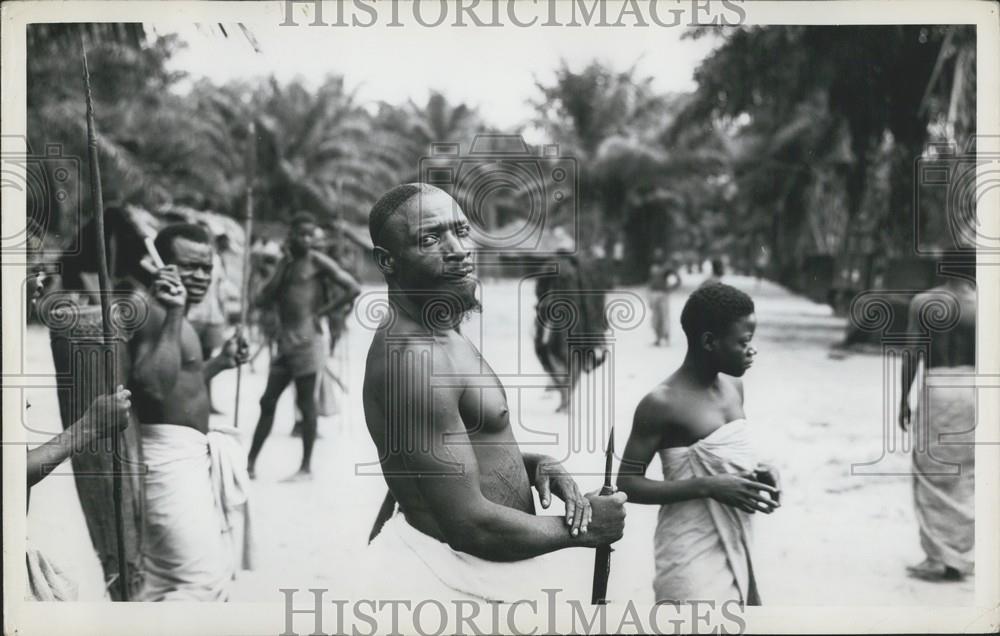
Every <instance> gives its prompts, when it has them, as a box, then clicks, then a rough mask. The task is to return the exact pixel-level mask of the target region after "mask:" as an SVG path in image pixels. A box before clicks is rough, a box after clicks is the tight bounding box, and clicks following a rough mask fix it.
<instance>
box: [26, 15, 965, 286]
mask: <svg viewBox="0 0 1000 636" xmlns="http://www.w3.org/2000/svg"><path fill="white" fill-rule="evenodd" d="M81 31H82V32H84V33H85V34H86V40H87V42H88V50H89V58H90V66H91V74H92V80H93V93H94V98H95V103H96V112H97V118H98V128H99V129H100V132H101V137H100V141H101V143H100V152H101V161H102V166H101V167H102V170H103V182H104V192H105V199H106V201H107V202H109V203H114V202H123V203H133V204H137V205H141V206H144V207H147V208H150V209H153V208H156V207H158V206H159V205H161V204H164V203H173V204H182V205H188V206H192V207H195V208H199V209H212V210H215V211H218V212H222V213H224V214H229V215H232V216H239V215H240V213H241V211H242V208H243V202H244V197H245V196H246V186H247V175H248V174H249V173H250V172H251V171H252V172H253V174H254V175H255V179H256V195H255V197H256V213H257V215H258V216H259V218H260V219H262V220H264V221H267V220H270V221H278V220H280V219H283V218H286V216H287V215H288V214H289V213H290V212H293V211H295V210H297V209H301V208H308V209H312V210H313V211H315V212H318V213H319V214H321V215H323V216H325V217H329V218H339V219H343V220H347V221H350V222H354V223H363V222H364V220H365V218H366V215H367V211H368V209H369V207H370V206H371V204H372V203H373V201H374V199H375V197H377V196H378V194H379V193H380V192H382V191H384V190H385V189H387V188H388V187H389V186H390V185H392V184H395V183H399V182H403V181H411V180H414V179H417V178H420V177H421V175H420V172H419V167H420V161H421V157H424V156H425V155H426V154H427V152H428V148H429V147H430V145H431V144H432V143H434V142H458V143H460V144H461V145H462V148H463V150H467V149H468V147H469V144H470V143H471V141H472V139H473V138H474V137H475V136H476V135H477V134H478V133H482V132H484V131H493V132H498V131H496V130H495V129H493V128H491V126H490V125H489V122H487V121H484V119H483V118H482V117H481V116H480V114H479V113H478V112H477V111H476V110H474V109H472V108H470V107H468V106H466V105H464V104H455V103H451V102H449V100H448V99H447V96H445V95H443V94H440V93H433V92H432V93H431V95H430V97H429V99H428V100H427V101H426V103H416V102H414V101H409V102H407V103H404V104H389V103H380V104H370V103H362V102H361V100H359V99H358V97H357V96H356V94H355V93H354V92H352V90H351V89H349V88H348V87H349V86H351V85H352V82H351V81H350V80H351V79H352V78H345V77H342V76H336V75H331V76H329V77H328V78H327V79H326V80H325V81H324V82H322V83H321V84H320V85H319V86H318V87H316V88H311V87H309V86H307V85H306V84H304V83H301V82H290V83H285V84H283V83H280V82H277V81H275V80H271V81H267V82H262V83H259V84H251V83H247V82H232V83H228V84H226V85H221V86H220V85H216V84H213V83H211V82H209V81H207V80H200V81H197V82H194V83H193V85H192V84H190V83H189V82H188V83H185V85H186V89H185V90H180V89H179V88H178V87H179V86H180V85H181V82H180V80H182V79H184V78H183V77H181V76H179V75H177V74H175V73H171V72H169V71H168V70H167V69H168V64H167V62H168V60H169V59H170V57H171V55H173V54H174V53H175V52H176V51H177V50H178V47H180V46H183V43H182V42H180V41H178V40H177V39H176V38H173V37H163V36H155V37H154V36H152V35H149V34H147V33H145V32H143V30H142V28H141V27H140V26H138V25H84V26H82V27H79V28H78V27H72V26H61V25H34V26H31V27H29V29H28V36H29V37H28V115H29V121H28V132H29V143H30V146H31V149H32V151H33V152H34V153H35V154H36V155H40V154H42V153H43V152H44V150H43V149H44V148H46V146H48V145H51V144H59V145H60V146H61V153H62V155H63V156H64V157H67V158H70V159H71V160H72V159H73V158H82V157H85V143H86V131H85V119H84V99H83V93H82V80H81V58H80V37H79V33H80V32H81ZM692 35H693V36H694V37H709V38H714V39H715V40H716V41H717V43H718V46H717V47H716V48H715V49H714V50H713V52H712V53H711V54H709V56H708V57H706V58H705V59H704V60H703V61H702V63H701V64H700V65H699V67H698V68H697V70H696V73H695V79H696V81H697V89H696V90H695V91H694V92H693V93H691V94H683V95H664V94H660V93H658V92H657V91H656V90H655V89H654V88H653V85H652V80H651V78H648V77H642V76H640V74H639V73H638V72H637V71H636V70H635V69H634V68H632V69H626V70H624V71H615V70H612V69H610V68H607V67H606V66H603V65H601V64H599V63H596V62H595V63H592V64H590V65H588V66H586V67H585V68H582V69H579V70H573V69H570V68H569V67H568V66H566V65H565V64H564V65H562V66H560V67H559V68H558V69H557V70H556V72H555V76H554V79H552V80H551V81H548V82H543V83H539V84H538V86H537V90H536V94H535V95H534V96H533V97H530V100H531V104H532V106H533V108H534V112H535V117H534V119H533V121H530V122H525V126H526V127H527V126H530V127H531V128H532V130H533V131H536V132H541V134H542V135H544V137H545V138H546V139H547V140H548V141H550V142H552V143H558V144H559V146H560V150H561V154H562V155H563V156H572V157H573V158H574V159H575V161H576V162H577V165H578V167H579V173H578V174H579V184H578V188H577V190H576V196H575V197H573V198H571V199H564V200H562V201H560V203H559V204H553V205H552V206H551V207H550V212H551V215H552V218H551V219H550V222H551V223H552V224H568V223H571V222H573V219H574V218H575V219H576V222H577V223H578V224H579V226H580V227H581V228H582V238H583V239H584V241H585V242H586V243H587V244H591V245H595V246H600V247H601V248H603V249H604V250H605V252H606V253H608V254H609V255H612V254H615V253H623V254H624V263H623V270H622V273H623V275H624V280H633V281H634V280H638V279H640V278H641V277H642V276H643V272H644V271H645V267H646V263H647V260H648V254H649V253H650V252H651V250H652V248H653V247H655V246H657V245H666V246H667V247H668V248H669V249H670V250H671V251H672V252H673V253H674V254H676V255H678V257H680V258H683V259H690V260H693V259H696V258H704V257H707V256H712V255H715V254H720V253H726V254H727V255H728V257H729V258H730V259H731V260H732V262H733V263H735V264H737V265H742V266H744V267H746V268H747V269H749V268H750V267H752V266H753V265H754V264H755V263H756V264H757V266H758V267H766V268H768V269H769V270H770V272H771V274H772V275H773V276H775V277H776V278H778V279H779V280H783V281H786V282H790V283H792V284H794V283H795V279H796V276H797V272H799V271H800V270H801V267H802V263H803V261H804V259H806V258H808V257H810V256H811V255H826V256H828V257H830V258H832V259H833V261H834V262H836V263H837V275H838V276H847V277H848V278H850V277H851V276H852V275H856V272H855V273H852V268H854V267H855V263H856V261H857V260H858V258H859V257H862V256H865V255H870V254H879V255H883V256H892V255H902V254H906V253H907V249H908V248H909V246H910V245H911V244H912V236H913V231H914V223H913V219H914V218H915V215H914V211H913V200H914V196H913V192H914V182H913V175H914V169H913V167H914V161H915V160H916V159H917V158H919V157H921V156H926V154H927V153H926V151H925V146H926V144H927V143H928V142H929V141H935V140H945V141H953V142H956V143H958V144H960V145H961V144H964V143H965V140H966V139H968V138H970V137H971V136H972V134H973V133H974V125H975V77H976V74H975V32H974V30H973V29H972V28H969V27H960V26H958V27H936V26H857V27H809V26H793V27H748V28H728V29H725V30H715V29H704V30H700V31H696V32H693V34H692ZM251 122H253V123H254V124H255V127H256V133H257V134H256V137H255V138H251V137H250V136H249V134H248V129H249V124H250V123H251ZM503 132H517V131H503ZM251 152H252V154H253V156H254V157H255V161H254V163H253V164H252V166H253V167H252V168H251V167H249V166H250V165H251V164H250V163H249V162H248V156H249V155H250V154H251ZM79 168H80V175H81V177H83V179H82V182H81V183H80V186H82V187H79V188H75V189H73V190H72V191H71V192H70V196H69V197H66V198H63V199H60V200H56V198H55V197H54V196H51V192H50V191H48V190H46V189H45V188H41V189H34V190H32V191H31V192H30V193H29V197H31V198H33V199H34V200H31V201H29V206H30V207H29V210H30V212H29V214H31V215H34V216H36V217H37V216H39V215H41V216H45V217H46V218H45V219H36V221H44V225H46V226H47V227H48V233H47V234H46V245H45V247H46V248H48V249H53V250H58V249H59V248H61V247H65V244H66V241H67V240H68V238H67V237H69V236H72V235H73V232H72V228H73V225H74V224H75V223H77V221H78V219H79V217H80V216H81V215H86V214H89V212H88V210H89V209H90V201H89V193H88V189H87V187H86V186H85V183H86V178H85V175H86V162H85V160H80V161H79ZM32 169H33V170H36V171H38V172H39V174H37V175H36V177H37V178H38V179H39V180H40V182H48V183H51V182H52V178H53V174H52V172H53V171H54V170H55V169H56V163H55V162H52V161H48V160H46V161H41V162H38V163H37V164H36V165H34V166H33V167H32ZM50 190H51V189H50ZM46 192H48V194H46ZM522 195H523V193H519V192H517V191H513V192H508V193H507V198H506V200H503V201H500V202H494V203H492V204H491V206H492V208H491V209H490V210H488V211H487V212H483V213H474V216H475V217H476V218H477V219H478V220H479V222H481V223H483V224H486V225H503V224H505V223H508V222H510V221H511V220H512V219H513V218H514V217H516V216H517V214H518V209H519V202H518V201H519V199H518V197H520V196H522ZM941 207H942V210H943V209H944V206H943V203H942V206H941ZM493 208H495V209H493ZM943 214H944V212H943V211H941V212H940V213H939V215H943ZM920 223H932V224H933V223H935V220H934V219H933V218H932V219H930V220H927V219H922V220H921V221H920ZM937 223H938V224H939V225H940V224H941V220H940V219H938V220H937ZM39 226H40V225H39ZM616 245H619V246H622V245H623V246H624V248H625V249H624V250H620V249H619V250H618V251H617V252H616V251H615V246H616Z"/></svg>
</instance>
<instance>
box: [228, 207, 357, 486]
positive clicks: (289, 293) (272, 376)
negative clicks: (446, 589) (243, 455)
mask: <svg viewBox="0 0 1000 636" xmlns="http://www.w3.org/2000/svg"><path fill="white" fill-rule="evenodd" d="M315 240H316V219H315V217H314V216H313V215H312V214H311V213H309V212H299V213H298V214H296V215H295V217H294V218H293V219H292V227H291V232H290V234H289V239H288V252H287V253H286V254H285V256H284V257H282V259H281V260H280V261H279V262H278V265H277V268H276V269H275V272H274V275H273V276H272V277H271V279H270V280H269V281H268V282H267V283H266V284H265V285H264V288H263V289H262V290H261V294H260V296H259V297H258V298H257V299H256V304H257V305H258V306H259V307H267V306H271V305H273V306H275V308H276V310H277V315H278V321H279V323H280V325H281V327H280V332H279V334H278V352H277V356H276V357H274V358H273V359H272V360H271V369H270V372H269V374H268V377H267V387H266V388H265V389H264V395H263V396H262V397H261V398H260V419H259V420H258V421H257V428H256V430H254V434H253V442H252V444H251V446H250V455H249V458H248V470H249V472H250V475H251V477H253V476H254V469H255V466H256V462H257V456H258V455H259V454H260V451H261V448H263V446H264V442H265V441H266V440H267V437H268V435H270V434H271V428H272V427H273V426H274V411H275V408H276V407H277V405H278V398H280V397H281V394H282V393H283V392H284V391H285V388H286V387H287V386H288V384H289V383H290V382H293V381H294V382H295V403H296V406H298V408H299V410H300V411H301V412H302V463H301V465H300V466H299V470H298V472H297V473H295V474H294V475H292V477H290V478H289V480H288V481H297V480H301V479H311V477H312V464H311V461H312V451H313V445H314V443H315V442H316V378H317V374H318V373H319V371H320V370H321V369H322V366H323V362H324V361H325V360H326V355H327V346H326V342H325V339H324V337H323V329H322V326H321V320H322V317H323V316H324V315H325V314H326V313H327V312H330V311H333V310H334V309H335V308H334V307H331V306H328V304H327V303H326V302H325V299H324V295H323V280H324V279H330V280H332V281H334V282H336V283H338V284H340V285H342V286H343V287H345V288H347V289H349V290H351V292H352V293H353V294H354V295H357V293H360V287H359V286H358V283H357V281H355V280H354V278H353V277H352V276H351V275H350V274H348V273H347V272H345V271H344V270H343V268H341V267H340V265H338V264H337V262H336V261H334V260H333V259H332V258H330V257H329V256H327V255H326V254H323V253H322V252H320V251H318V250H316V249H314V242H315ZM350 298H352V299H353V296H350Z"/></svg>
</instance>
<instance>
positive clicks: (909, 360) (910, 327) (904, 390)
mask: <svg viewBox="0 0 1000 636" xmlns="http://www.w3.org/2000/svg"><path fill="white" fill-rule="evenodd" d="M926 298H927V296H926V294H917V295H916V296H914V297H913V300H911V301H910V306H909V308H908V310H907V317H906V332H907V333H910V334H918V333H920V326H919V314H920V307H921V305H922V304H923V303H924V301H925V300H926ZM916 354H917V351H916V350H915V349H912V348H910V349H907V350H906V355H904V356H903V368H902V369H901V370H900V376H902V378H901V381H902V385H901V387H900V390H901V394H900V396H899V427H900V428H901V429H903V430H904V431H905V430H907V429H909V428H910V417H911V413H910V387H912V386H913V379H914V378H915V377H916V376H917V359H916ZM924 364H927V362H926V361H924Z"/></svg>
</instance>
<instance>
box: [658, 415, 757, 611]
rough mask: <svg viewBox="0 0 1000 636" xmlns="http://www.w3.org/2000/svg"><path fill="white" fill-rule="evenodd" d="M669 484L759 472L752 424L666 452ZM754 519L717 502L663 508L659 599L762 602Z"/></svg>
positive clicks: (738, 424)
mask: <svg viewBox="0 0 1000 636" xmlns="http://www.w3.org/2000/svg"><path fill="white" fill-rule="evenodd" d="M660 458H661V460H662V462H663V478H664V479H665V480H668V481H671V480H680V479H692V478H695V477H708V476H711V475H719V474H724V473H739V472H745V471H750V470H753V469H754V468H755V467H756V457H755V453H754V450H753V447H752V446H751V444H750V436H749V431H748V428H747V422H746V420H742V419H741V420H735V421H732V422H729V423H728V424H725V425H723V426H721V427H719V428H717V429H716V430H714V431H712V433H710V434H709V435H708V436H706V437H704V438H702V439H700V440H698V441H697V442H695V443H694V444H692V445H690V446H684V447H677V448H664V449H662V450H660ZM750 520H751V515H750V514H749V513H747V512H743V511H742V510H739V509H737V508H734V507H732V506H726V505H723V504H720V503H719V502H717V501H715V500H714V499H691V500H688V501H680V502H676V503H672V504H667V505H664V506H661V507H660V513H659V519H658V521H657V524H656V533H655V535H654V538H653V549H654V555H655V564H656V574H655V577H654V579H653V591H654V593H655V594H656V600H657V601H667V600H669V601H679V602H684V601H706V600H708V601H711V600H714V601H717V602H722V601H726V600H733V599H735V600H738V601H740V602H741V603H744V604H754V605H755V604H758V603H759V598H758V595H757V591H756V582H755V580H754V577H753V568H752V563H751V556H750V545H751V540H752V536H751V523H750Z"/></svg>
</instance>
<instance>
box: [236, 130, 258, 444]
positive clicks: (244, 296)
mask: <svg viewBox="0 0 1000 636" xmlns="http://www.w3.org/2000/svg"><path fill="white" fill-rule="evenodd" d="M256 160H257V127H256V126H255V125H254V123H253V122H252V121H251V122H250V124H249V125H248V126H247V150H246V173H247V176H246V179H247V201H246V216H245V217H244V219H243V281H242V285H240V324H239V325H237V327H236V341H237V346H239V341H240V340H242V339H243V334H244V332H245V331H246V325H247V314H248V313H249V312H248V305H249V301H250V267H251V261H250V257H251V256H252V255H251V253H250V248H251V243H252V239H251V236H252V235H251V232H252V231H253V184H254V177H255V175H256V169H257V166H256ZM242 380H243V365H242V364H241V365H239V366H238V367H236V406H235V407H234V408H233V426H234V427H236V428H239V425H240V384H241V383H242Z"/></svg>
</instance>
